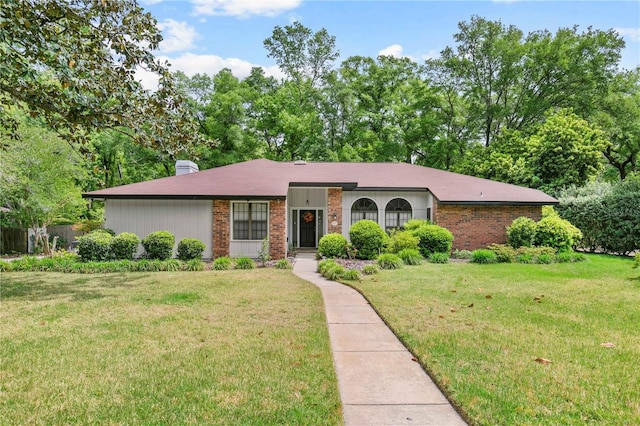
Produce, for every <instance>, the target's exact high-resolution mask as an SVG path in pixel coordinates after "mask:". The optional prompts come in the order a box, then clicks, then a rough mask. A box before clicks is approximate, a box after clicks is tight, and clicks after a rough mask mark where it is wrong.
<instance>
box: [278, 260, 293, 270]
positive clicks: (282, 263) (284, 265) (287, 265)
mask: <svg viewBox="0 0 640 426" xmlns="http://www.w3.org/2000/svg"><path fill="white" fill-rule="evenodd" d="M274 266H275V268H276V269H293V265H292V264H291V262H289V259H279V260H278V261H276V263H275V265H274Z"/></svg>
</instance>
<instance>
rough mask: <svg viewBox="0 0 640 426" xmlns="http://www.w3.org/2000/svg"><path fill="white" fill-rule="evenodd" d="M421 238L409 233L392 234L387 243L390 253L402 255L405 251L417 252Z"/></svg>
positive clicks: (398, 232) (397, 232)
mask: <svg viewBox="0 0 640 426" xmlns="http://www.w3.org/2000/svg"><path fill="white" fill-rule="evenodd" d="M419 243H420V238H418V237H416V236H415V235H413V234H412V233H411V232H408V231H396V232H393V233H392V234H391V237H390V238H389V242H388V243H387V252H388V253H400V252H401V251H403V250H405V249H411V250H417V249H418V244H419Z"/></svg>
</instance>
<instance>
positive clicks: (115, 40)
mask: <svg viewBox="0 0 640 426" xmlns="http://www.w3.org/2000/svg"><path fill="white" fill-rule="evenodd" d="M161 40H162V37H161V35H160V33H159V30H158V28H157V26H156V20H155V19H154V18H153V17H152V16H151V15H150V14H149V13H144V11H143V9H142V8H140V7H139V6H138V4H137V2H136V1H135V0H117V1H113V0H103V1H94V0H71V1H69V0H49V1H46V2H45V1H39V0H14V1H8V2H3V3H2V7H1V8H0V56H1V57H2V61H1V62H0V127H3V128H4V130H5V132H6V131H8V132H9V133H10V134H12V135H13V136H17V135H18V134H17V132H16V131H17V128H18V123H17V122H16V121H15V120H14V119H13V118H12V114H11V109H12V108H19V109H23V110H25V111H27V112H28V114H30V115H31V116H33V117H40V118H42V119H44V120H45V122H46V124H47V125H48V126H50V127H51V128H52V129H54V130H56V131H57V132H58V133H59V134H61V135H63V136H64V137H65V138H67V139H69V140H74V141H80V142H86V141H87V140H88V136H89V134H90V133H91V132H92V131H95V130H104V129H114V130H117V131H120V132H124V133H126V134H127V135H129V136H131V137H132V138H133V139H134V140H136V141H137V142H138V143H140V144H141V145H143V146H147V147H152V148H157V149H161V150H163V151H165V152H167V153H169V154H176V153H178V152H180V151H184V150H187V149H189V148H191V147H192V146H193V145H194V144H195V143H197V142H199V141H201V140H202V136H201V135H200V134H199V133H198V132H197V127H196V125H195V123H194V121H193V119H192V115H191V111H190V110H189V109H188V108H186V102H185V99H184V96H183V95H182V94H181V93H180V92H179V91H178V90H176V87H175V82H174V78H173V76H172V74H171V73H170V71H169V67H168V64H166V63H161V62H159V61H158V60H156V59H155V58H154V56H153V54H152V51H153V50H154V49H155V48H157V47H158V44H159V43H160V41H161ZM140 69H142V70H147V71H150V72H153V73H155V74H156V75H157V76H158V78H159V82H158V88H157V90H155V91H154V92H149V91H146V90H144V88H143V87H142V85H141V83H140V82H139V81H138V80H137V79H136V77H135V73H136V71H138V70H140Z"/></svg>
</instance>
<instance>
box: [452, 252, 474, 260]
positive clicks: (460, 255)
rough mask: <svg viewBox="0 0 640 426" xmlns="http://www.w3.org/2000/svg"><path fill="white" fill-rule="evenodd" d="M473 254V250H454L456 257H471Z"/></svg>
mask: <svg viewBox="0 0 640 426" xmlns="http://www.w3.org/2000/svg"><path fill="white" fill-rule="evenodd" d="M472 256H473V254H472V253H471V250H454V251H453V257H454V258H455V259H471V257H472Z"/></svg>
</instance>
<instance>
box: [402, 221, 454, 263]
mask: <svg viewBox="0 0 640 426" xmlns="http://www.w3.org/2000/svg"><path fill="white" fill-rule="evenodd" d="M411 232H412V233H413V235H415V236H416V237H418V239H419V240H420V242H419V243H418V245H419V248H420V253H422V255H423V256H424V257H429V256H430V255H431V253H450V252H451V245H452V244H453V234H452V233H451V232H449V230H448V229H446V228H443V227H442V226H438V225H422V226H420V227H419V228H416V229H414V230H413V231H411Z"/></svg>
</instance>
